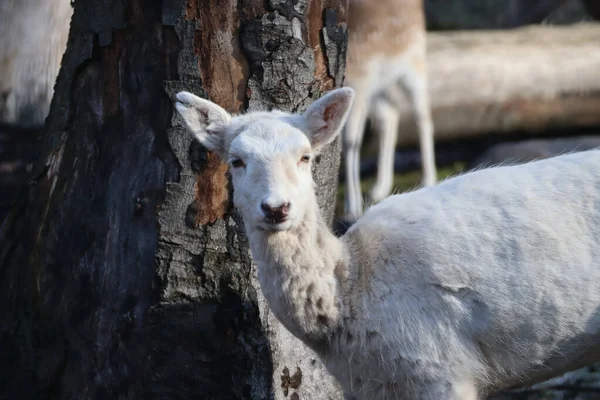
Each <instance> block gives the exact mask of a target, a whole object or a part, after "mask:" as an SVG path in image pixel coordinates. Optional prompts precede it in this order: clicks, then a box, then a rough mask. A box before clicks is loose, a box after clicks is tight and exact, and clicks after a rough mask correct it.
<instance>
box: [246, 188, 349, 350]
mask: <svg viewBox="0 0 600 400" xmlns="http://www.w3.org/2000/svg"><path fill="white" fill-rule="evenodd" d="M313 196H314V195H313ZM247 231H248V238H249V241H250V248H251V250H252V255H253V257H254V259H255V261H256V263H257V264H258V279H259V281H260V285H261V289H262V291H263V293H264V295H265V298H266V299H267V302H268V303H269V307H270V308H271V310H272V311H273V313H274V314H275V316H276V317H277V318H278V319H279V320H280V321H281V322H282V323H283V324H284V325H285V326H286V328H287V329H288V330H290V331H291V332H292V333H293V334H295V335H296V336H298V337H300V338H301V339H303V340H304V341H305V342H306V343H309V344H312V345H314V346H320V345H321V344H322V343H323V341H324V340H326V339H327V338H329V337H330V335H331V334H332V333H334V332H335V331H336V330H337V328H338V327H339V326H340V323H341V309H340V308H341V307H342V302H341V299H340V292H341V288H340V281H343V280H345V277H346V276H347V272H346V271H347V269H346V262H345V257H344V246H343V244H342V242H341V241H340V240H339V239H338V238H336V237H335V236H334V235H333V234H332V233H331V232H330V230H329V228H328V227H327V225H326V224H325V222H324V220H323V218H322V216H321V213H320V211H319V208H318V205H317V203H316V199H315V200H314V202H313V206H312V207H310V208H309V210H308V211H307V214H306V215H305V217H304V218H303V222H302V223H301V224H300V225H299V226H298V227H296V228H295V229H291V230H288V231H282V232H265V231H260V230H256V229H253V228H251V229H247Z"/></svg>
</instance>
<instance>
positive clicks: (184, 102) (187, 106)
mask: <svg viewBox="0 0 600 400" xmlns="http://www.w3.org/2000/svg"><path fill="white" fill-rule="evenodd" d="M175 97H176V98H177V100H178V101H177V102H176V103H175V108H176V109H177V111H178V112H179V114H180V115H181V116H182V117H183V119H184V121H185V123H186V125H187V127H188V129H189V130H190V132H192V133H193V134H194V136H195V137H196V139H198V141H199V142H200V143H201V144H202V145H203V146H204V147H206V148H207V149H209V150H211V151H215V152H217V153H218V154H219V155H223V154H224V153H225V152H226V151H227V149H225V148H224V144H225V129H223V128H224V127H225V126H227V125H228V124H229V122H230V121H231V115H230V114H229V113H228V112H227V111H225V110H224V109H223V108H221V107H219V106H218V105H216V104H215V103H213V102H211V101H208V100H205V99H202V98H200V97H198V96H196V95H193V94H192V93H189V92H179V93H177V95H176V96H175Z"/></svg>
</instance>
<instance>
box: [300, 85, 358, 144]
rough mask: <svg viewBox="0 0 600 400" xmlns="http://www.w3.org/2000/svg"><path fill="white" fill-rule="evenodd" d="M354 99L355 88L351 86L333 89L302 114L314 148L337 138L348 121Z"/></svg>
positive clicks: (304, 125) (305, 128)
mask: <svg viewBox="0 0 600 400" xmlns="http://www.w3.org/2000/svg"><path fill="white" fill-rule="evenodd" d="M353 100H354V90H352V89H351V88H349V87H344V88H341V89H336V90H332V91H331V92H329V93H327V94H326V95H325V96H323V97H321V98H320V99H319V100H317V101H315V102H313V103H312V104H311V105H310V106H309V107H308V109H307V110H306V111H305V112H304V113H303V114H302V115H301V116H300V117H301V120H302V125H303V128H304V130H305V132H306V134H307V136H308V138H309V139H310V144H311V146H312V148H313V149H318V148H319V147H322V146H324V145H326V144H328V143H330V142H332V141H333V139H335V137H336V136H337V135H338V133H339V132H340V130H341V129H342V127H343V126H344V123H345V122H346V118H347V117H348V113H349V112H350V108H351V107H352V101H353Z"/></svg>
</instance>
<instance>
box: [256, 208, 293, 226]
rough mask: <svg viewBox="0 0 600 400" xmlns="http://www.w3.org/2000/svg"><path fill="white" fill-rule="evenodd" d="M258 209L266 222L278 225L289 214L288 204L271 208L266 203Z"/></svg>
mask: <svg viewBox="0 0 600 400" xmlns="http://www.w3.org/2000/svg"><path fill="white" fill-rule="evenodd" d="M260 208H262V210H263V212H264V213H265V217H266V218H267V219H268V220H270V221H272V222H275V223H276V224H279V223H281V222H283V221H285V219H286V218H287V216H288V214H289V212H290V203H284V204H282V205H280V206H279V207H272V206H271V205H269V204H267V203H262V204H261V205H260Z"/></svg>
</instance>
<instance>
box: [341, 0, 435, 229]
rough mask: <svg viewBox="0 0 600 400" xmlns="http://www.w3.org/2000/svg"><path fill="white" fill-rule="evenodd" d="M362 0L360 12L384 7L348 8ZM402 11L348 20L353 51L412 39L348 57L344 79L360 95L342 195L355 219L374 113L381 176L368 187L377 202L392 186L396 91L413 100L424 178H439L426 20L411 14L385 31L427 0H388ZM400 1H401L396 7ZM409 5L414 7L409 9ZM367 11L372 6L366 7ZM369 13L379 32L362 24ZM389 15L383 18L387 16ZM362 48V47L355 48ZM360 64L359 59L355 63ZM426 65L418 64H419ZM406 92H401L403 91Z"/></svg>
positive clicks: (346, 139) (349, 130) (347, 135)
mask: <svg viewBox="0 0 600 400" xmlns="http://www.w3.org/2000/svg"><path fill="white" fill-rule="evenodd" d="M358 3H362V4H361V9H360V12H364V11H366V10H367V7H371V8H377V7H386V6H388V4H380V3H379V2H377V1H372V2H371V3H369V2H366V1H362V0H354V1H351V2H350V5H349V13H352V12H353V9H354V7H353V6H354V5H357V4H358ZM385 3H389V4H392V5H393V6H394V7H395V8H399V10H398V11H392V12H389V13H383V14H381V13H373V14H374V15H371V14H369V13H365V15H364V16H362V18H355V19H353V21H358V24H359V25H358V26H350V27H349V29H350V32H349V41H348V46H349V52H352V51H353V48H352V47H353V46H357V47H358V48H360V49H361V50H360V51H361V52H363V51H364V52H367V51H368V49H369V48H373V49H376V48H377V47H379V45H380V43H381V42H382V41H391V42H394V41H397V42H399V43H403V42H405V41H408V46H406V47H403V44H402V45H399V47H397V48H395V49H394V48H393V47H392V49H387V48H386V50H388V51H393V52H392V53H390V52H388V53H386V52H382V51H377V50H374V51H373V52H372V53H371V54H369V53H364V54H361V55H362V56H361V57H358V56H355V57H350V58H348V60H347V64H348V65H347V73H346V82H345V85H346V86H348V87H351V88H353V89H354V90H355V92H356V99H355V101H354V105H353V108H352V111H351V113H350V116H349V118H348V122H347V123H346V126H345V128H344V131H343V134H342V137H343V143H344V162H345V177H346V191H345V196H344V197H345V198H344V218H345V219H346V220H347V221H351V222H353V221H356V219H358V217H360V216H361V215H362V212H363V203H362V192H361V188H360V148H361V145H362V140H363V134H364V129H365V123H366V120H367V118H368V117H370V119H371V121H372V123H373V132H374V133H375V134H376V135H377V136H379V154H378V155H379V160H378V168H377V178H376V182H375V185H374V186H373V188H372V189H371V192H370V200H371V201H372V202H378V201H380V200H382V199H384V198H385V197H387V196H388V195H389V194H390V192H391V190H392V188H393V177H394V155H395V150H396V140H397V135H398V123H399V120H400V111H399V105H398V101H397V99H398V96H401V95H402V94H404V95H406V96H407V97H408V100H409V101H410V103H411V104H412V107H413V110H414V113H415V119H416V122H417V128H418V132H419V143H420V148H421V168H422V173H423V179H422V184H423V185H424V186H431V185H434V184H435V182H436V180H437V177H436V175H437V172H436V165H435V154H434V142H433V134H434V128H433V120H432V116H431V111H430V104H429V94H428V82H427V70H426V32H425V26H424V25H423V26H421V24H419V23H418V21H419V19H417V20H416V21H415V23H411V22H412V21H411V20H410V19H408V21H404V20H402V21H401V22H399V24H401V25H400V26H402V27H403V28H402V29H397V28H396V29H392V30H390V31H386V30H385V27H387V26H390V25H391V24H393V23H394V20H395V19H398V17H399V16H398V15H397V13H398V12H400V13H404V12H407V13H410V14H414V13H420V14H422V13H423V12H424V11H423V3H422V2H420V1H413V0H411V1H405V0H391V1H390V0H386V1H385ZM398 6H401V7H398ZM408 8H411V9H410V10H409V9H408ZM367 11H368V10H367ZM370 18H377V19H378V21H377V22H378V23H379V24H380V26H381V27H382V31H381V32H370V31H369V34H365V33H363V32H362V30H361V28H362V27H361V26H360V24H361V23H364V24H370V23H372V21H370V20H369V19H370ZM383 19H385V20H383ZM357 51H359V50H357ZM353 64H357V65H353ZM418 65H420V66H423V67H424V68H422V69H419V68H417V67H416V66H418ZM401 92H403V93H401Z"/></svg>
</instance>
